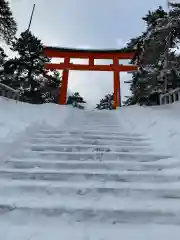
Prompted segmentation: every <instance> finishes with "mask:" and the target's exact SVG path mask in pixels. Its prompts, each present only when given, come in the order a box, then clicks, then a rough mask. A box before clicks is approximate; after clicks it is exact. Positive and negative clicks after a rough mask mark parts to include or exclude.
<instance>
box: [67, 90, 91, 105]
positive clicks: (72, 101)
mask: <svg viewBox="0 0 180 240" xmlns="http://www.w3.org/2000/svg"><path fill="white" fill-rule="evenodd" d="M82 103H86V102H85V101H84V99H83V97H81V96H80V94H79V93H78V92H75V93H74V94H73V95H72V96H69V97H68V100H67V104H68V105H73V107H78V108H81V109H84V106H83V105H82Z"/></svg>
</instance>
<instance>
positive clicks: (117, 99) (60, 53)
mask: <svg viewBox="0 0 180 240" xmlns="http://www.w3.org/2000/svg"><path fill="white" fill-rule="evenodd" d="M43 54H44V55H45V56H47V57H50V58H53V57H55V58H64V62H63V63H47V64H46V65H45V68H46V69H50V70H55V69H58V70H63V75H62V85H61V89H60V94H59V104H63V105H64V104H66V101H67V99H66V96H67V89H68V76H69V70H85V71H112V72H114V107H115V108H116V107H117V106H121V91H120V72H129V71H130V72H131V71H136V70H137V69H138V67H137V66H133V65H122V64H119V60H121V59H129V60H130V59H132V58H133V56H134V54H135V52H132V51H126V52H124V51H122V50H93V49H91V50H87V49H71V48H58V47H48V46H46V47H44V49H43ZM73 58H79V59H88V60H89V61H88V64H74V63H71V62H70V60H71V59H73ZM95 59H102V60H104V59H112V60H113V64H109V65H96V64H95V62H94V61H95Z"/></svg>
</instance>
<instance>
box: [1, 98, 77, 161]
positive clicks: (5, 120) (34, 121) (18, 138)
mask: <svg viewBox="0 0 180 240" xmlns="http://www.w3.org/2000/svg"><path fill="white" fill-rule="evenodd" d="M70 109H71V107H65V106H59V105H55V104H43V105H30V104H27V103H23V102H16V101H14V100H11V99H7V98H3V97H0V157H2V156H4V155H6V153H7V152H8V151H9V149H10V148H12V147H14V148H16V147H17V143H18V144H19V145H20V144H21V143H22V142H24V139H26V138H27V137H28V136H29V134H32V133H33V132H36V130H37V129H38V128H39V126H41V125H45V126H46V125H50V126H52V127H54V126H60V125H61V124H62V123H63V122H64V121H65V119H66V117H67V116H68V112H69V111H73V109H71V110H70Z"/></svg>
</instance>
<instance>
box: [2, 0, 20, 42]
mask: <svg viewBox="0 0 180 240" xmlns="http://www.w3.org/2000/svg"><path fill="white" fill-rule="evenodd" d="M16 31H17V24H16V22H15V20H14V18H13V15H12V12H11V9H10V7H9V2H8V1H6V0H0V39H1V40H5V41H6V43H10V41H11V40H12V38H13V37H14V36H15V34H16Z"/></svg>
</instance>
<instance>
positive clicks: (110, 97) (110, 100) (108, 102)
mask: <svg viewBox="0 0 180 240" xmlns="http://www.w3.org/2000/svg"><path fill="white" fill-rule="evenodd" d="M96 109H99V110H102V109H107V110H112V109H114V94H113V93H112V94H107V95H105V97H104V98H102V99H101V100H100V103H99V104H97V105H96Z"/></svg>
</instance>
